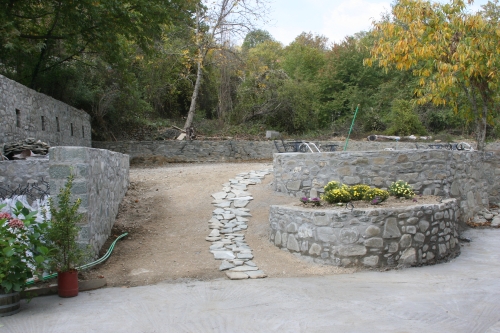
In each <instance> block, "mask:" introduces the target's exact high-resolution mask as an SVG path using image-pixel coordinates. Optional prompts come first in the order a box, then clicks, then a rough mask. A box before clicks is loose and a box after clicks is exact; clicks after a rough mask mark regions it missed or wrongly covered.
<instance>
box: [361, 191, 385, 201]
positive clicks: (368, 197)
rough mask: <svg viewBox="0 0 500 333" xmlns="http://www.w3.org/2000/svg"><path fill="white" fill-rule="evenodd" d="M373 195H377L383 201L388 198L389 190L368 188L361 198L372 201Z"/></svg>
mask: <svg viewBox="0 0 500 333" xmlns="http://www.w3.org/2000/svg"><path fill="white" fill-rule="evenodd" d="M375 197H378V198H379V200H380V202H382V201H385V200H387V199H388V198H389V192H388V191H386V190H381V189H379V188H370V189H369V190H367V191H366V192H365V194H364V195H363V200H365V201H372V200H373V199H375Z"/></svg>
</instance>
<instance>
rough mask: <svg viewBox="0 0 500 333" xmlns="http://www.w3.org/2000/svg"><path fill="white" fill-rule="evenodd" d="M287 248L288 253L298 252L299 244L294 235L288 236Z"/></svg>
mask: <svg viewBox="0 0 500 333" xmlns="http://www.w3.org/2000/svg"><path fill="white" fill-rule="evenodd" d="M287 248H288V249H289V250H290V251H295V252H300V247H299V243H298V242H297V239H296V238H295V236H294V235H288V242H287Z"/></svg>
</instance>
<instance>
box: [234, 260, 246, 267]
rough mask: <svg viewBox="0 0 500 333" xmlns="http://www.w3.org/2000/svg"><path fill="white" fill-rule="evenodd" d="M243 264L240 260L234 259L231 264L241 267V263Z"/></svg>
mask: <svg viewBox="0 0 500 333" xmlns="http://www.w3.org/2000/svg"><path fill="white" fill-rule="evenodd" d="M244 262H245V261H243V260H240V259H234V260H233V264H234V266H241V265H243V263H244Z"/></svg>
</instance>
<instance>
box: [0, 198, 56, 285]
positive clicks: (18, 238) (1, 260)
mask: <svg viewBox="0 0 500 333" xmlns="http://www.w3.org/2000/svg"><path fill="white" fill-rule="evenodd" d="M5 206H6V205H4V204H2V205H0V210H1V209H2V208H4V207H5ZM36 214H37V212H36V211H30V210H29V209H27V208H25V207H24V205H23V204H22V203H21V202H19V201H18V202H17V203H16V205H15V207H14V209H13V211H12V215H11V214H10V213H7V212H0V292H4V293H10V292H13V291H14V292H15V291H22V290H23V289H24V288H25V284H26V280H28V279H30V278H32V277H33V275H34V274H33V273H36V272H37V271H38V270H41V269H43V268H44V262H45V259H46V256H47V254H48V253H49V249H48V247H47V246H46V244H45V240H44V237H43V236H44V235H45V233H46V231H47V228H48V225H47V223H44V222H41V223H36V222H35V216H36Z"/></svg>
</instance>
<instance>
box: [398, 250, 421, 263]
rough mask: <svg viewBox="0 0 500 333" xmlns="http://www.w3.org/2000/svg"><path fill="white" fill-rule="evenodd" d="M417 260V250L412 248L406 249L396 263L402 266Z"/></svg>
mask: <svg viewBox="0 0 500 333" xmlns="http://www.w3.org/2000/svg"><path fill="white" fill-rule="evenodd" d="M416 262H417V252H416V251H415V249H414V248H409V249H406V250H405V251H404V252H403V254H402V255H401V257H400V258H399V261H398V263H399V264H400V265H402V266H411V265H414V264H415V263H416Z"/></svg>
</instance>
